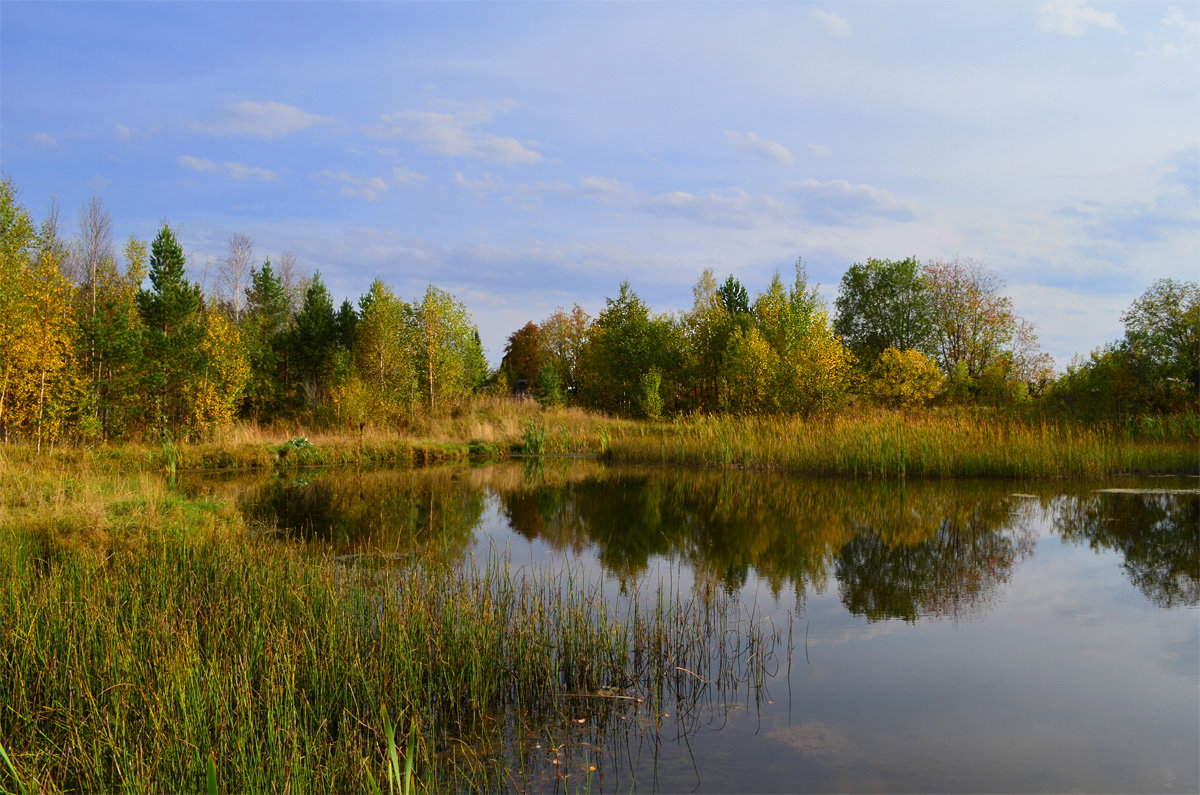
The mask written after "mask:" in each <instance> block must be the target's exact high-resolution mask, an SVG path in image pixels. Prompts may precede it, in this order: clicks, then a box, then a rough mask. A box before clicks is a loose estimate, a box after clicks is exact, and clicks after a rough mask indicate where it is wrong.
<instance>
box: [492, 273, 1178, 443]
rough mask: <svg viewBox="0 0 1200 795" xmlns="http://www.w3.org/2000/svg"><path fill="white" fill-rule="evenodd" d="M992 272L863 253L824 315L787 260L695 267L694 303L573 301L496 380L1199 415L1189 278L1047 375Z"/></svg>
mask: <svg viewBox="0 0 1200 795" xmlns="http://www.w3.org/2000/svg"><path fill="white" fill-rule="evenodd" d="M1002 290H1003V282H1002V281H1001V279H1000V278H999V277H998V276H997V275H996V274H995V273H993V272H992V271H990V270H988V269H987V268H986V267H984V266H983V265H981V264H979V263H976V262H970V261H966V262H964V261H960V260H958V259H955V260H952V261H930V262H928V263H925V264H921V263H920V262H919V261H918V260H917V259H916V258H915V257H909V258H907V259H903V260H886V259H868V260H867V262H866V263H865V264H863V263H855V264H854V265H852V266H851V267H850V268H849V270H848V271H847V272H846V273H845V275H844V276H843V277H842V279H841V283H840V285H839V292H838V297H837V299H836V301H835V302H834V308H835V310H836V314H835V316H834V317H833V318H832V319H831V318H830V316H829V314H828V312H827V310H826V308H825V307H824V305H823V304H822V302H821V300H820V299H819V297H818V295H817V292H816V290H815V289H814V288H812V287H811V286H810V285H809V284H808V279H807V276H806V274H805V271H804V268H803V265H802V263H800V262H799V261H797V263H796V267H795V273H794V276H793V279H792V280H791V283H790V284H786V283H785V282H784V281H783V279H782V278H781V277H780V275H779V274H778V273H777V274H776V275H775V276H774V277H773V278H772V280H771V281H770V283H769V284H768V285H767V287H766V289H765V290H764V291H763V292H761V293H759V294H758V295H757V296H756V297H755V298H754V300H753V301H751V300H750V298H749V294H748V292H747V290H746V287H745V286H744V285H743V284H742V283H741V282H740V281H739V280H738V279H736V278H734V277H733V276H730V277H728V278H727V279H726V280H725V281H724V282H722V283H720V284H718V282H717V280H716V278H715V276H714V274H713V272H712V271H711V270H706V271H704V273H703V274H702V275H701V277H700V280H699V281H698V282H697V283H696V286H695V287H694V288H693V291H692V292H693V305H692V308H691V309H690V310H688V311H686V312H682V313H678V314H675V315H670V314H655V313H653V312H651V311H650V309H649V307H648V306H647V305H646V304H645V302H643V301H642V300H641V299H640V298H639V297H638V296H637V294H636V293H635V292H634V291H633V289H632V288H631V287H630V286H629V284H628V282H626V283H624V284H622V285H621V287H620V290H619V293H618V295H617V297H615V298H609V299H606V305H605V308H604V310H603V311H602V312H601V313H600V314H599V316H598V317H596V318H594V319H593V318H591V317H589V316H588V315H587V313H585V312H584V311H583V310H582V309H581V308H580V307H579V306H578V305H576V306H575V307H574V308H573V309H572V310H571V311H570V312H567V311H565V310H563V309H559V310H557V311H555V312H554V313H553V314H551V315H550V316H549V317H548V318H546V319H545V320H544V321H542V322H541V323H540V324H537V323H532V322H531V323H527V324H526V325H525V326H524V327H522V328H521V329H519V330H517V331H516V332H514V333H513V334H512V335H510V336H509V337H508V340H507V343H506V345H505V350H504V359H503V361H502V362H501V366H500V369H499V371H498V373H497V374H496V376H495V378H496V379H497V381H499V382H501V383H502V384H523V385H525V386H526V387H527V388H528V389H529V390H530V391H531V392H532V394H533V395H535V396H536V397H538V398H539V399H541V400H543V401H544V402H548V403H561V402H563V400H564V399H566V397H567V396H568V395H569V396H571V397H572V399H573V400H575V401H577V402H578V403H580V404H582V405H585V406H589V407H592V408H597V409H601V410H605V411H612V412H617V413H622V414H627V415H633V416H639V415H640V416H645V417H649V418H653V419H656V418H658V417H660V416H662V415H664V414H674V413H687V412H705V413H709V412H732V413H743V414H762V413H775V414H779V413H782V414H811V413H814V412H819V411H828V410H832V409H840V408H843V407H845V406H846V405H847V404H855V405H863V404H872V403H874V404H880V405H883V406H887V407H890V408H905V409H911V408H915V407H920V406H924V405H927V404H929V403H934V402H940V403H951V404H973V405H986V406H994V407H1002V408H1017V407H1033V406H1037V407H1039V408H1041V409H1043V410H1046V411H1052V412H1057V413H1059V414H1064V415H1069V416H1074V417H1078V418H1081V419H1086V420H1106V419H1122V418H1128V417H1131V416H1136V415H1144V414H1168V413H1177V412H1185V411H1193V412H1194V411H1195V410H1196V409H1197V403H1198V401H1200V286H1198V285H1197V283H1196V282H1191V281H1177V280H1171V279H1160V280H1158V281H1156V282H1154V284H1153V285H1152V286H1151V287H1150V289H1149V290H1147V291H1146V293H1145V294H1144V295H1142V296H1141V297H1140V298H1138V299H1137V300H1136V301H1134V303H1133V305H1132V306H1131V307H1130V308H1129V310H1128V311H1127V312H1126V313H1125V314H1124V315H1123V316H1122V319H1123V321H1124V324H1125V337H1124V338H1123V339H1122V340H1120V341H1117V342H1114V343H1111V344H1108V345H1105V346H1104V347H1102V348H1100V349H1098V350H1097V351H1095V352H1093V353H1092V354H1091V355H1090V356H1088V357H1076V359H1075V361H1074V362H1073V363H1072V364H1071V365H1070V366H1069V367H1068V368H1067V370H1066V372H1065V373H1063V374H1061V375H1059V376H1057V377H1056V376H1055V373H1054V368H1053V365H1052V361H1051V359H1050V357H1049V355H1047V354H1046V353H1045V352H1044V351H1042V349H1041V347H1040V346H1039V344H1038V340H1037V335H1036V333H1035V332H1034V329H1033V326H1032V325H1031V324H1030V323H1029V322H1028V321H1026V320H1024V319H1022V318H1021V317H1020V316H1019V315H1018V314H1017V313H1016V312H1015V310H1014V309H1013V303H1012V300H1011V298H1009V297H1008V296H1006V295H1004V293H1003V291H1002Z"/></svg>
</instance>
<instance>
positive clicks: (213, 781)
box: [205, 751, 217, 795]
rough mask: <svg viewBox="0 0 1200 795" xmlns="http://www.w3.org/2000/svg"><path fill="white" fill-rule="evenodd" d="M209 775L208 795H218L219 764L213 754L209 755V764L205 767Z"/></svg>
mask: <svg viewBox="0 0 1200 795" xmlns="http://www.w3.org/2000/svg"><path fill="white" fill-rule="evenodd" d="M205 768H206V772H207V774H208V795H217V762H216V760H215V759H213V755H212V752H211V751H209V753H208V764H207V765H205Z"/></svg>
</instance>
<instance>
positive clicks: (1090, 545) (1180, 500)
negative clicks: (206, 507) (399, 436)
mask: <svg viewBox="0 0 1200 795" xmlns="http://www.w3.org/2000/svg"><path fill="white" fill-rule="evenodd" d="M189 487H191V488H205V489H220V490H225V491H226V492H227V493H233V494H235V495H236V499H237V500H238V501H239V503H240V504H241V505H242V507H243V510H244V511H245V512H246V514H247V516H248V517H249V518H250V519H251V521H252V523H253V524H254V525H255V526H259V527H268V528H271V529H272V530H273V531H274V532H278V533H280V534H281V535H283V536H285V537H287V538H290V539H292V540H294V541H299V542H303V543H307V544H313V545H316V546H318V547H321V548H330V549H332V550H333V551H334V553H335V554H337V555H338V556H340V557H341V559H342V560H345V561H347V562H363V563H364V564H367V565H382V566H392V565H397V566H402V565H406V562H407V561H411V560H422V561H428V560H431V559H432V560H437V561H441V562H444V563H446V564H450V565H462V566H481V565H485V563H484V561H488V560H492V561H494V560H495V559H496V558H497V557H499V558H501V559H503V560H504V561H506V563H507V565H508V566H509V567H511V568H512V569H514V570H517V569H528V570H535V569H550V570H565V571H567V572H568V576H567V577H565V578H563V580H562V581H563V582H566V583H568V585H567V586H565V587H570V583H574V582H583V581H586V582H589V583H593V584H599V586H600V588H601V589H602V592H603V593H604V594H605V595H606V596H607V597H608V598H609V599H610V600H611V602H612V604H614V605H620V604H621V603H622V600H625V601H628V600H630V599H633V598H635V597H636V598H640V599H645V598H658V597H656V596H655V594H660V595H661V594H663V593H665V594H668V595H671V596H672V598H687V597H688V595H689V594H695V593H704V594H708V595H710V596H711V594H713V593H717V594H720V595H722V597H723V598H727V599H728V601H727V602H724V601H723V602H722V604H723V605H725V606H724V607H723V608H722V609H724V610H727V611H729V612H730V614H731V615H732V616H733V618H732V619H731V620H732V621H734V622H735V623H739V625H740V623H745V624H747V625H748V624H751V623H752V624H754V625H755V626H758V627H765V628H767V631H768V634H770V636H771V637H772V638H773V639H774V640H773V641H772V643H771V644H770V647H769V648H767V649H765V650H762V649H760V650H759V651H758V652H756V654H760V655H762V656H761V657H760V659H759V660H758V661H757V663H758V664H757V666H756V665H755V663H754V661H752V660H747V659H746V658H745V656H742V657H740V658H738V659H736V660H734V661H732V662H731V660H733V657H736V655H733V656H731V657H727V658H722V659H721V660H718V661H717V663H716V664H718V665H719V666H721V667H724V666H725V665H727V664H728V665H729V666H730V668H729V669H728V673H729V674H730V678H729V680H728V681H727V682H725V683H724V684H722V683H720V682H717V681H715V680H714V679H712V678H710V677H712V676H713V673H712V670H711V669H706V670H705V671H700V672H694V671H690V670H688V671H683V673H681V674H679V675H680V677H682V678H684V679H687V680H688V681H690V682H691V685H692V686H691V687H690V688H687V693H689V694H690V695H688V696H687V697H686V698H685V697H683V696H681V695H679V694H676V701H675V702H673V703H665V702H664V703H659V704H656V705H655V706H654V707H651V705H649V704H648V703H645V702H639V701H635V700H633V699H629V700H627V701H617V702H612V703H613V704H615V705H616V708H613V707H612V704H606V705H605V711H604V717H603V720H586V721H585V718H588V717H589V716H588V714H587V712H586V708H585V707H584V706H581V707H580V709H581V710H584V711H583V712H581V713H579V714H581V715H583V716H584V717H579V718H576V717H574V713H573V714H572V716H570V719H569V720H567V719H565V720H564V726H566V727H569V726H570V725H572V724H573V723H578V724H581V725H582V724H584V723H585V722H586V724H587V727H588V730H587V731H585V730H584V729H583V728H580V729H579V730H578V731H576V732H575V733H574V734H573V735H571V736H569V737H567V738H566V739H565V740H563V739H562V736H563V735H562V731H565V729H564V728H563V727H561V726H560V727H558V729H557V730H556V731H557V732H558V733H555V734H554V735H553V736H554V737H557V738H558V739H557V740H556V743H557V744H555V743H552V742H550V741H549V740H547V741H545V742H541V741H539V739H538V736H536V735H535V736H522V737H516V738H514V739H513V741H512V742H511V743H510V744H509V746H508V747H506V748H503V749H497V750H496V754H498V755H500V756H502V757H506V758H509V757H510V758H511V759H510V763H511V764H513V765H514V766H516V767H520V768H521V769H522V771H523V772H522V774H521V777H520V778H519V780H518V779H517V778H514V779H513V780H512V783H513V789H515V790H561V789H569V790H576V789H589V790H603V791H628V790H637V791H668V792H692V791H696V792H784V791H786V792H801V791H819V792H838V791H851V792H866V791H906V792H947V791H954V792H996V791H1003V792H1050V791H1053V792H1065V791H1080V790H1082V791H1088V792H1149V791H1154V792H1176V791H1178V792H1193V793H1194V792H1197V791H1200V750H1198V749H1200V482H1198V481H1197V479H1195V478H1153V479H1132V478H1129V479H1122V480H1118V481H1112V482H1107V483H1089V484H1080V483H1072V482H1052V481H1040V482H1036V483H1027V482H1017V481H1004V482H999V481H977V480H949V481H917V482H913V481H909V482H904V481H861V480H860V481H854V480H818V479H805V478H797V477H791V476H787V475H783V474H777V473H763V472H738V471H704V470H686V471H684V470H672V469H660V468H654V469H652V468H632V467H612V466H605V465H602V464H600V463H597V462H594V461H587V460H553V459H551V460H547V461H544V462H539V461H534V460H528V461H525V462H519V461H518V462H508V463H503V464H497V465H491V466H486V467H467V466H458V467H445V468H433V469H424V470H415V471H410V470H404V471H396V470H383V469H338V470H329V471H307V470H306V471H293V472H289V473H287V474H284V475H277V476H273V477H262V478H258V479H247V478H245V477H240V478H235V479H231V480H226V481H222V480H219V479H218V478H216V477H215V476H213V477H206V478H204V479H202V480H192V481H191V483H190V484H189ZM706 598H709V597H706ZM764 660H765V663H764ZM746 665H749V666H750V667H751V668H753V670H754V671H755V673H754V674H753V675H751V674H746V675H742V674H743V673H745V671H746V670H749V669H744V666H746ZM734 667H738V668H739V670H738V671H737V672H735V671H734ZM743 669H744V670H743ZM680 670H683V669H680ZM724 673H725V672H723V671H722V672H718V675H723V674H724ZM693 676H694V677H695V679H694V680H693V679H691V677H693ZM696 680H699V681H696ZM681 692H682V691H681ZM542 736H544V737H547V736H550V733H543V735H542ZM580 770H582V771H583V774H582V777H581V774H580V772H579V771H580ZM564 775H566V778H563V776H564ZM572 776H573V777H572Z"/></svg>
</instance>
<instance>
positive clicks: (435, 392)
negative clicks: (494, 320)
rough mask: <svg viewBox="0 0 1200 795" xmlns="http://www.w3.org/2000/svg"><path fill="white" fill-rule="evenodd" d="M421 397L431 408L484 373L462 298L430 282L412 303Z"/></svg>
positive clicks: (464, 391)
mask: <svg viewBox="0 0 1200 795" xmlns="http://www.w3.org/2000/svg"><path fill="white" fill-rule="evenodd" d="M412 311H413V317H414V321H415V323H414V325H415V328H416V341H415V354H416V361H417V363H418V368H417V377H418V379H419V382H420V386H421V395H422V399H423V400H424V401H425V405H426V406H427V407H428V408H430V409H436V408H437V407H438V406H439V405H442V404H444V403H445V402H446V401H447V400H454V399H457V398H460V397H463V396H465V395H467V394H469V393H471V392H472V391H474V390H475V389H476V388H477V387H478V386H479V385H480V384H481V383H483V378H484V376H485V375H486V373H487V362H486V361H485V360H484V358H483V348H482V347H481V346H480V343H479V330H478V329H477V328H476V327H475V323H474V321H472V320H471V315H470V313H469V312H467V308H466V307H465V306H463V304H462V302H460V301H459V300H458V299H456V298H455V297H454V296H452V295H450V293H448V292H446V291H445V290H440V289H438V288H437V287H434V286H433V285H430V286H429V287H428V288H427V289H426V290H425V295H424V296H423V297H422V298H421V300H420V301H419V302H415V303H414V304H413V308H412Z"/></svg>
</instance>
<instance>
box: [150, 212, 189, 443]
mask: <svg viewBox="0 0 1200 795" xmlns="http://www.w3.org/2000/svg"><path fill="white" fill-rule="evenodd" d="M148 275H149V278H150V289H141V290H138V293H137V306H138V312H139V313H140V315H141V319H142V322H143V323H144V324H145V332H144V340H145V353H146V359H147V373H146V387H147V392H148V394H149V395H150V396H152V400H153V414H154V417H155V420H156V422H157V424H158V425H159V427H160V429H161V430H162V431H164V432H165V431H167V430H169V429H176V430H178V429H182V428H184V427H185V426H186V425H187V424H188V422H189V421H190V420H191V412H190V411H189V406H188V393H187V384H188V382H189V381H190V380H191V379H192V378H193V377H194V376H195V374H196V372H197V370H198V369H199V366H200V363H201V358H202V352H201V347H200V346H201V343H202V342H203V341H204V337H205V323H204V318H203V317H202V316H201V314H200V310H201V308H202V306H201V295H200V286H199V285H198V284H193V283H192V282H189V281H188V280H187V261H186V259H185V257H184V254H183V248H182V247H181V246H180V245H179V242H178V241H177V240H176V239H175V234H174V233H173V232H172V231H171V229H170V227H168V226H167V225H166V224H163V226H162V228H161V229H160V230H159V232H158V236H157V237H155V239H154V242H153V243H152V244H151V246H150V270H149V274H148Z"/></svg>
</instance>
